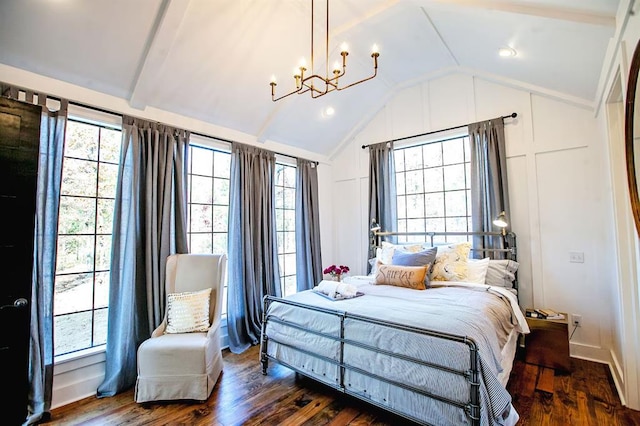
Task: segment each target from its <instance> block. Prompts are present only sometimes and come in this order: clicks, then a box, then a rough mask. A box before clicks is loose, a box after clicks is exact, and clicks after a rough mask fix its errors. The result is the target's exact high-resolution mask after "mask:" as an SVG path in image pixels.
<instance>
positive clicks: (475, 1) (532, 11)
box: [421, 0, 616, 27]
mask: <svg viewBox="0 0 640 426" xmlns="http://www.w3.org/2000/svg"><path fill="white" fill-rule="evenodd" d="M430 2H431V3H433V2H435V3H443V4H449V5H455V6H467V7H475V8H478V9H486V10H498V11H501V12H510V13H519V14H521V15H532V16H539V17H543V18H549V19H560V20H564V21H573V22H579V23H583V24H594V25H602V26H607V27H615V25H616V17H615V16H613V15H609V14H605V13H600V12H595V11H592V10H587V9H575V8H568V7H561V6H542V5H539V4H534V3H527V2H511V1H507V0H430V1H429V2H421V3H425V4H423V6H425V7H428V3H430Z"/></svg>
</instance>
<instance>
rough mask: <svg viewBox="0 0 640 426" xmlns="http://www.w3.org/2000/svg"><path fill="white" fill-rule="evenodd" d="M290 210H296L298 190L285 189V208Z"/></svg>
mask: <svg viewBox="0 0 640 426" xmlns="http://www.w3.org/2000/svg"><path fill="white" fill-rule="evenodd" d="M283 207H285V208H288V209H295V208H296V190H295V188H285V189H284V206H283Z"/></svg>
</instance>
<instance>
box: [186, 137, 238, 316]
mask: <svg viewBox="0 0 640 426" xmlns="http://www.w3.org/2000/svg"><path fill="white" fill-rule="evenodd" d="M189 150H190V152H189V158H190V165H189V187H188V188H189V189H188V191H189V193H188V196H189V229H188V236H189V251H190V252H191V253H224V254H227V240H228V239H227V235H228V219H229V178H230V176H231V167H230V165H231V154H229V153H228V152H223V151H219V150H216V149H213V148H209V147H204V146H198V145H194V144H191V145H190V146H189ZM226 312H227V282H226V281H225V283H224V290H223V303H222V314H223V315H224V314H226Z"/></svg>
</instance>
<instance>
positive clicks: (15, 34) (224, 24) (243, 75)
mask: <svg viewBox="0 0 640 426" xmlns="http://www.w3.org/2000/svg"><path fill="white" fill-rule="evenodd" d="M618 2H619V0H562V1H553V0H331V3H330V37H331V40H330V46H329V54H330V59H329V62H330V64H331V65H332V64H333V63H334V62H335V61H336V60H337V59H339V46H340V44H341V43H342V42H347V43H348V45H349V52H350V53H349V56H348V59H347V73H346V75H345V76H344V77H343V80H345V82H350V81H355V80H358V79H361V78H364V77H366V76H368V75H370V74H371V73H372V71H373V62H372V59H371V57H370V51H371V45H372V44H373V43H377V44H378V46H379V48H380V58H379V71H378V77H376V78H375V79H373V80H371V81H369V82H366V83H363V84H361V85H357V86H354V87H352V88H350V89H348V90H345V91H343V92H334V93H330V94H327V95H326V96H324V97H321V98H319V99H311V98H310V97H309V95H308V94H306V95H292V96H290V97H288V98H286V99H283V100H281V101H278V102H275V103H274V102H272V101H271V92H270V87H269V81H270V78H271V76H272V75H275V76H276V77H277V81H278V86H277V89H276V92H277V95H282V94H284V93H285V92H288V91H290V90H293V88H294V80H293V77H292V74H293V68H294V66H296V65H297V63H298V61H299V59H300V57H302V56H304V57H306V59H307V61H308V62H309V61H310V50H311V49H310V44H311V41H310V19H311V0H268V1H267V0H135V1H132V0H2V1H1V2H0V63H3V64H6V65H9V66H12V67H16V68H21V69H24V70H27V71H31V72H35V73H38V74H42V75H45V76H47V77H52V78H55V79H59V80H62V81H66V82H70V83H73V84H76V85H79V86H84V87H87V88H91V89H94V90H97V91H100V92H104V93H107V94H110V95H114V96H117V97H120V98H124V99H126V100H127V101H128V102H129V104H130V105H131V106H133V107H135V108H140V109H144V108H145V107H148V106H150V107H155V108H159V109H162V110H166V111H170V112H175V113H178V114H183V115H186V116H189V117H193V118H196V119H199V120H203V121H205V122H209V123H213V124H216V125H219V126H223V127H228V128H231V129H234V130H237V131H240V132H244V133H247V134H250V135H255V137H256V140H258V141H265V140H272V141H275V142H280V143H284V144H288V145H292V146H295V147H299V148H303V149H306V150H309V151H312V152H317V153H320V154H325V155H326V154H330V153H331V152H332V150H334V149H335V147H336V146H338V145H339V144H340V143H341V142H342V141H343V140H344V139H345V138H346V137H348V135H349V134H350V132H351V131H352V129H353V128H354V127H356V126H358V125H359V124H360V123H361V122H362V120H363V118H364V119H366V118H367V117H370V116H371V115H372V114H373V113H375V112H376V111H377V110H379V109H380V108H381V107H382V105H383V104H384V102H385V101H386V100H387V99H388V98H389V97H390V96H392V95H393V94H394V93H395V92H396V91H397V90H399V89H401V88H404V87H406V86H407V85H410V84H414V83H417V82H421V81H425V80H427V79H428V78H429V77H430V76H437V75H442V74H443V73H446V72H455V71H456V70H465V71H472V72H475V73H478V74H480V75H490V76H493V77H494V78H498V79H500V78H504V79H508V80H509V81H512V82H513V81H516V82H520V83H522V84H523V85H526V86H527V87H532V86H533V87H537V88H540V89H541V90H547V91H554V92H558V93H560V94H563V95H566V96H569V97H572V98H578V99H583V100H585V102H587V103H589V102H593V101H594V99H595V96H596V89H597V85H598V80H599V76H600V71H601V68H602V63H603V60H604V55H605V51H606V48H607V45H608V43H609V40H610V38H611V37H613V35H614V31H615V14H616V11H617V7H618ZM315 8H316V15H315V28H316V32H315V42H316V53H315V69H316V72H317V73H324V68H325V65H324V28H325V22H324V18H325V15H324V10H325V9H324V8H325V1H324V0H316V6H315ZM503 46H511V47H513V48H515V49H516V50H517V52H518V55H517V56H516V57H515V58H510V59H508V60H507V59H505V58H500V57H498V55H497V50H498V49H499V48H500V47H503ZM1 80H2V76H1V75H0V81H1ZM36 89H37V88H36ZM60 95H61V96H64V94H60ZM327 106H333V107H334V109H335V110H336V114H335V115H334V116H333V117H324V116H323V113H322V111H323V110H324V108H325V107H327ZM507 112H508V111H507Z"/></svg>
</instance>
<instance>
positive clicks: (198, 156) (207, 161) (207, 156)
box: [191, 147, 213, 176]
mask: <svg viewBox="0 0 640 426" xmlns="http://www.w3.org/2000/svg"><path fill="white" fill-rule="evenodd" d="M191 173H193V174H195V175H203V176H213V151H211V150H210V149H202V148H196V147H191Z"/></svg>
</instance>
